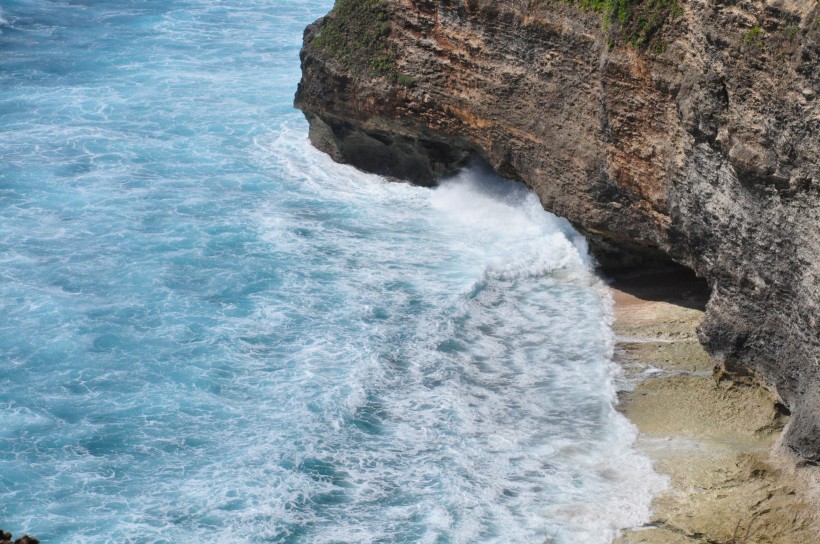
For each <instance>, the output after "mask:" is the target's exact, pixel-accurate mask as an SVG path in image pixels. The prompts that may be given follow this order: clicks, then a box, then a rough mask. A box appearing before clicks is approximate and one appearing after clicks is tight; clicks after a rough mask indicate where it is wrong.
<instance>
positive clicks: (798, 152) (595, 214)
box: [296, 0, 820, 463]
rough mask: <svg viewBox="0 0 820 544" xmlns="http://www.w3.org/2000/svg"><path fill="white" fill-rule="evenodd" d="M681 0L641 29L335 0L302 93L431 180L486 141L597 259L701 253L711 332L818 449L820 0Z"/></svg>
mask: <svg viewBox="0 0 820 544" xmlns="http://www.w3.org/2000/svg"><path fill="white" fill-rule="evenodd" d="M577 3H578V2H576V4H577ZM631 5H633V6H636V7H635V9H637V10H640V9H643V8H645V7H646V6H647V5H648V2H647V0H635V1H634V2H631ZM680 6H681V7H682V13H681V14H680V15H678V16H677V17H673V18H671V19H669V20H668V21H667V22H666V24H665V25H663V26H662V27H661V28H660V30H659V31H658V32H656V33H655V34H653V35H652V36H651V39H649V40H648V41H646V42H645V43H644V44H642V45H641V46H640V47H636V46H634V45H632V44H630V43H627V40H626V39H625V38H624V36H626V35H627V34H620V35H619V34H618V23H617V22H612V21H611V22H610V24H609V25H608V30H606V31H605V30H604V28H603V27H604V25H603V24H602V15H601V14H600V13H595V12H594V11H585V10H583V9H579V8H578V7H576V5H574V4H573V3H572V2H557V1H556V2H553V1H548V0H492V1H491V0H458V1H456V0H339V1H338V2H337V8H336V9H335V11H334V13H332V14H331V15H330V16H329V17H327V18H324V19H322V20H320V21H318V22H317V23H316V24H314V25H311V27H309V28H308V29H307V30H306V33H305V47H304V49H303V51H302V68H303V79H302V82H301V84H300V87H299V91H298V93H297V98H296V104H297V106H298V107H300V108H301V109H302V110H303V111H304V112H305V114H306V116H307V117H308V120H309V121H310V123H311V138H312V140H313V142H314V143H315V144H316V145H317V147H319V148H320V149H323V150H325V151H327V152H328V153H330V154H331V156H333V157H334V159H336V160H338V161H343V162H349V163H352V164H354V165H355V166H358V167H360V168H363V169H366V170H370V171H374V172H377V173H381V174H386V175H392V176H396V177H401V178H408V179H413V180H415V181H417V182H421V183H426V184H430V183H433V182H434V180H435V179H436V178H437V177H440V176H441V175H444V174H446V173H447V172H450V171H452V170H453V169H455V168H457V167H459V166H460V165H462V164H463V163H464V161H465V160H466V158H467V157H468V155H473V156H478V157H481V158H483V159H484V160H486V161H488V162H489V163H490V164H491V165H492V166H493V167H494V168H495V169H496V170H497V171H498V172H499V173H501V174H502V175H504V176H507V177H511V178H516V179H520V180H523V181H524V182H525V183H526V184H527V185H529V186H530V187H531V188H532V189H533V190H534V191H535V192H536V193H537V194H538V196H539V197H540V199H541V201H542V203H543V204H544V206H545V207H546V208H547V209H549V210H550V211H553V212H555V213H557V214H558V215H561V216H564V217H567V218H568V219H569V220H570V221H572V222H573V224H575V225H576V226H577V227H578V228H579V229H580V230H581V231H583V232H584V233H586V234H587V235H588V236H589V237H590V240H591V242H592V246H593V248H594V249H595V251H596V253H597V255H598V256H599V258H600V259H601V261H602V263H603V264H604V265H607V266H609V267H617V266H623V265H629V264H636V263H639V262H641V261H643V262H646V261H647V260H651V259H659V258H662V257H663V258H671V259H673V260H674V261H677V262H678V263H681V264H683V265H685V266H687V267H689V268H691V269H692V270H694V271H696V273H697V274H698V275H700V276H702V277H704V278H706V279H707V281H708V282H709V286H710V288H711V298H710V301H709V305H708V307H707V310H706V315H705V319H704V321H703V324H702V325H701V328H700V339H701V341H702V342H703V343H704V345H705V346H706V348H707V350H708V351H709V353H710V354H711V355H712V356H713V357H715V358H716V359H717V360H718V361H719V362H720V363H721V364H722V365H723V367H724V368H725V370H726V371H727V372H729V373H730V374H732V375H733V376H735V377H736V378H737V379H739V378H740V377H742V376H744V375H746V376H753V377H754V379H755V380H759V381H762V382H764V383H766V384H767V385H769V386H770V387H771V388H772V390H773V391H774V392H775V394H776V395H777V396H779V398H780V399H781V401H782V403H783V405H784V406H786V407H787V408H788V409H789V410H791V412H792V413H793V414H794V417H792V419H791V421H790V423H789V426H788V428H787V432H786V434H787V436H786V440H785V444H786V445H788V447H789V448H790V449H791V450H793V451H795V452H797V453H799V454H800V455H801V456H803V458H804V459H806V460H809V461H810V462H813V463H820V102H819V101H818V98H817V97H818V95H820V4H818V2H816V1H815V0H809V1H794V0H737V1H734V0H733V1H729V0H691V1H681V3H680ZM354 8H355V9H354ZM346 10H347V11H346ZM350 10H354V11H355V13H356V14H357V15H356V17H355V18H353V17H350V16H349V13H350ZM356 10H358V11H356ZM635 13H640V11H636V12H635ZM345 14H348V15H345ZM345 17H348V19H349V20H346V19H345ZM367 17H373V21H368V20H366V19H367ZM635 20H638V19H635ZM353 21H355V24H354V22H353ZM630 24H631V23H630ZM374 25H377V26H374ZM371 27H372V28H378V32H376V33H368V34H367V36H364V33H363V31H362V29H363V28H371ZM323 32H324V34H323ZM363 36H364V37H366V39H364V38H363ZM374 36H375V37H374ZM331 38H332V39H331Z"/></svg>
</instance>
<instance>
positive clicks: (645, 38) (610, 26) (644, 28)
mask: <svg viewBox="0 0 820 544" xmlns="http://www.w3.org/2000/svg"><path fill="white" fill-rule="evenodd" d="M562 1H563V2H564V3H567V4H574V5H577V6H579V7H580V8H581V9H584V10H590V11H595V12H598V13H602V14H603V16H604V31H605V32H606V33H607V40H608V41H609V43H610V44H612V43H613V42H614V39H615V38H616V37H621V38H623V39H625V40H626V41H628V42H629V43H631V44H632V45H634V46H635V47H644V46H648V45H650V44H652V45H653V46H654V47H655V48H656V49H662V48H663V44H662V43H660V42H658V41H657V40H655V41H654V43H653V38H655V37H656V35H657V33H658V31H659V30H660V29H661V27H663V25H664V24H665V23H666V22H667V21H669V20H670V19H674V18H676V17H678V16H680V15H682V14H683V7H682V6H681V5H680V2H678V0H562Z"/></svg>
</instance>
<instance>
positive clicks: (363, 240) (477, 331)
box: [0, 0, 659, 544]
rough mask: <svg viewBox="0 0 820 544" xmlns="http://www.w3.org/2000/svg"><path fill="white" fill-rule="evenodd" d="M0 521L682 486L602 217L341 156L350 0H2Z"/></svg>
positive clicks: (616, 493)
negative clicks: (334, 74)
mask: <svg viewBox="0 0 820 544" xmlns="http://www.w3.org/2000/svg"><path fill="white" fill-rule="evenodd" d="M0 7H1V8H2V11H0V218H2V223H0V527H3V528H4V529H6V530H12V531H14V532H15V533H20V532H22V531H28V532H29V533H31V534H33V535H35V536H38V537H39V538H40V539H41V540H42V541H43V542H44V543H77V542H82V543H84V544H91V543H149V542H151V543H159V542H169V543H170V542H174V543H178V542H226V543H234V542H236V543H244V542H254V543H256V542H276V543H285V542H299V543H341V542H356V543H376V542H380V543H394V542H395V543H409V542H428V543H474V542H522V543H530V542H532V543H542V542H555V543H567V544H570V543H579V544H580V543H590V544H594V543H605V542H608V541H609V540H610V539H611V538H612V536H613V535H614V534H615V531H616V530H617V528H618V527H621V526H625V525H630V524H634V523H639V522H641V521H643V520H644V518H645V517H646V516H647V514H648V511H647V508H648V503H649V499H650V497H651V494H652V492H653V490H655V489H657V488H658V486H659V481H658V480H657V477H656V476H654V475H653V473H652V471H651V467H650V465H649V462H648V461H647V460H646V459H644V458H643V457H641V456H639V455H638V454H637V453H635V452H634V451H633V450H632V448H631V443H632V441H633V439H634V429H633V428H632V427H631V425H629V424H628V423H627V422H626V421H625V420H624V419H623V418H622V417H621V416H619V415H618V414H617V413H616V412H615V411H614V409H613V407H612V402H613V399H614V387H613V373H614V367H613V365H612V363H611V354H612V335H611V332H610V330H609V320H610V317H609V316H610V301H609V299H608V298H607V295H606V292H605V291H604V290H603V289H602V286H601V284H600V282H599V281H598V280H597V279H596V278H595V276H594V275H593V274H592V273H591V271H590V263H589V259H588V258H587V256H586V250H585V245H584V241H583V240H582V239H581V238H580V237H579V236H578V235H577V234H575V233H574V232H573V231H572V229H571V228H570V227H569V226H568V224H567V223H566V222H564V221H563V220H560V219H558V218H556V217H554V216H552V215H549V214H547V213H546V212H544V211H543V210H542V209H541V207H540V205H539V203H538V200H537V199H536V198H535V197H534V196H533V195H532V194H530V193H529V192H527V191H526V190H525V189H524V188H523V187H521V186H519V185H516V184H513V183H507V182H502V181H501V180H498V179H495V178H493V177H492V176H491V175H489V174H487V173H483V172H480V171H478V170H469V171H466V172H463V173H462V174H460V175H459V176H457V177H456V178H454V179H451V180H448V181H447V182H445V183H444V184H443V185H442V186H441V187H439V188H437V189H434V190H430V189H423V188H417V187H411V186H409V185H405V184H398V183H389V182H386V181H385V180H382V179H380V178H378V177H375V176H370V175H366V174H363V173H360V172H357V171H356V170H354V169H352V168H349V167H345V166H340V165H337V164H335V163H333V162H331V161H330V160H329V159H328V158H327V157H326V156H324V155H322V154H321V153H319V152H317V151H315V150H314V149H313V148H311V147H310V145H309V143H308V142H307V139H306V133H307V127H306V123H305V122H304V120H303V118H302V116H301V114H300V113H299V112H297V111H295V110H293V108H292V106H291V103H292V97H293V93H294V90H295V86H296V83H297V81H298V79H299V66H298V50H299V46H300V41H301V32H302V29H303V28H304V26H305V25H306V24H308V23H309V22H310V21H312V20H314V19H315V18H317V17H319V16H321V15H323V14H324V13H326V12H327V11H328V10H329V8H330V7H331V2H329V1H326V0H323V1H284V0H248V1H238V0H237V1H233V2H228V1H224V2H220V1H217V0H210V1H209V0H187V1H183V0H162V1H160V0H141V1H138V0H131V1H125V0H106V1H103V0H83V1H81V0H54V1H51V0H49V1H47V0H0Z"/></svg>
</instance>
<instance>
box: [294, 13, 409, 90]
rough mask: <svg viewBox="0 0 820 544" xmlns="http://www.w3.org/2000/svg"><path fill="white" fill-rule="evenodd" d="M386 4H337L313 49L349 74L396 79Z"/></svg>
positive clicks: (312, 44) (315, 40)
mask: <svg viewBox="0 0 820 544" xmlns="http://www.w3.org/2000/svg"><path fill="white" fill-rule="evenodd" d="M389 35H390V22H389V21H388V11H387V1H386V0H336V4H335V5H334V6H333V10H332V11H331V12H330V13H329V14H328V16H327V19H325V21H324V23H323V24H322V26H321V29H320V30H319V32H318V33H317V34H316V36H315V37H314V38H313V40H312V41H311V42H310V46H311V47H313V48H315V49H316V50H318V51H321V52H322V53H324V54H325V55H327V56H328V57H329V58H332V59H334V60H336V61H337V62H338V63H339V64H341V65H342V67H343V68H344V69H345V70H347V71H349V72H353V73H356V72H359V73H361V71H364V72H369V73H361V75H363V76H367V75H377V76H386V77H388V78H390V79H394V80H395V79H396V78H397V77H398V76H397V72H396V55H395V52H394V51H393V50H392V47H391V44H390V42H389V40H388V39H387V37H388V36H389Z"/></svg>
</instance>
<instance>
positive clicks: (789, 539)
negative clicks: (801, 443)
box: [611, 271, 820, 544]
mask: <svg viewBox="0 0 820 544" xmlns="http://www.w3.org/2000/svg"><path fill="white" fill-rule="evenodd" d="M611 288H612V294H613V298H614V300H615V323H614V329H615V334H616V339H617V347H616V358H617V360H618V361H619V363H620V364H621V365H622V366H623V368H624V380H625V389H626V390H625V391H624V392H623V393H622V394H621V398H620V405H619V408H620V410H621V411H622V412H623V413H624V414H625V415H626V416H627V417H628V418H629V419H630V420H631V421H632V422H634V423H635V425H637V427H638V429H639V431H640V436H639V439H638V444H637V446H638V448H639V449H641V450H642V451H643V452H645V453H646V454H647V455H649V456H650V458H651V459H652V461H653V463H654V466H655V469H656V470H657V471H658V472H659V473H661V474H664V475H666V476H667V477H668V478H669V484H670V485H669V487H668V489H667V490H666V491H665V492H663V493H661V494H660V495H659V496H657V497H656V498H655V501H654V503H653V518H652V520H651V521H650V522H649V523H648V524H647V525H646V526H644V527H639V528H633V529H630V530H626V531H624V532H623V533H622V535H621V536H620V538H619V539H618V540H617V541H616V542H617V543H618V544H637V543H647V544H648V543H652V544H684V543H692V542H706V543H720V544H735V543H774V544H809V543H813V542H819V541H820V524H818V520H817V518H818V512H820V508H818V505H819V504H820V500H818V499H820V493H818V489H820V488H819V487H818V485H817V484H818V482H819V481H820V478H818V472H820V471H819V470H818V469H817V468H816V467H798V466H797V465H796V464H795V462H794V460H793V459H792V458H790V456H788V455H787V454H786V453H785V452H784V451H783V450H782V449H781V448H778V447H777V446H776V442H777V439H778V437H779V436H780V433H781V431H782V430H783V428H784V426H785V425H787V424H788V413H787V411H786V410H785V409H784V408H783V407H782V406H781V405H779V404H778V403H777V399H776V398H775V396H774V395H773V394H772V393H771V392H769V391H768V390H766V389H765V388H763V387H760V386H759V385H757V384H755V383H751V382H749V383H739V382H736V381H733V380H731V379H729V378H728V377H726V376H723V375H722V374H721V373H720V371H719V370H716V369H714V368H713V367H714V363H713V362H712V360H711V359H710V357H709V356H708V354H707V353H706V352H705V351H704V350H703V348H702V347H701V345H700V343H699V342H698V339H697V333H696V328H697V325H698V323H699V322H700V320H701V318H702V315H703V308H704V307H705V304H706V301H707V298H708V290H707V289H706V287H705V285H704V284H702V283H701V282H700V281H698V280H695V279H694V278H692V277H691V276H690V275H688V274H686V273H683V272H681V271H666V272H663V271H661V272H654V273H650V274H642V275H635V276H630V277H622V278H618V279H616V280H614V281H613V282H612V284H611Z"/></svg>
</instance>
